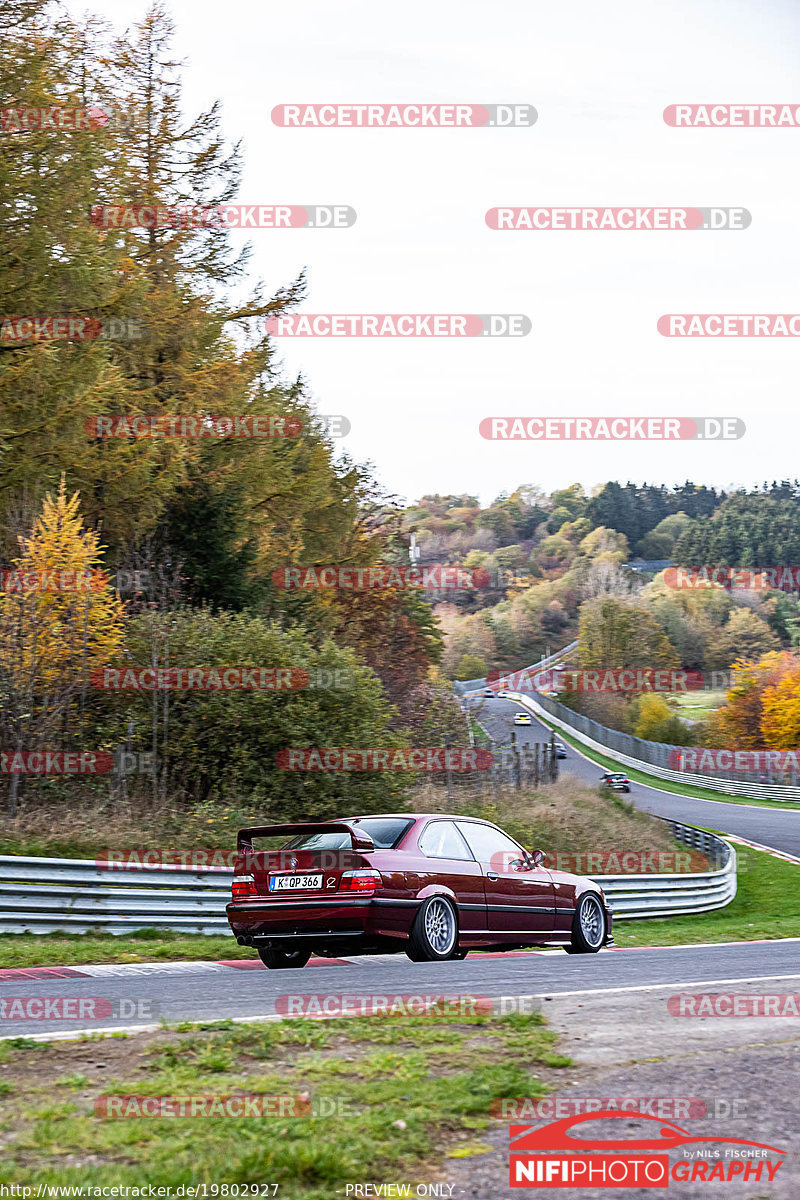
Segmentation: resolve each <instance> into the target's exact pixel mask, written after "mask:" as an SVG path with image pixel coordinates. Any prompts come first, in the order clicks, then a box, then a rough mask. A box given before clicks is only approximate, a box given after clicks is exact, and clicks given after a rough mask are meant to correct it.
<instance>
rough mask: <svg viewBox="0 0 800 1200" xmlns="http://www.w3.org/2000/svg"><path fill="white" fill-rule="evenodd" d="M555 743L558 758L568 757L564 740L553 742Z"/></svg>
mask: <svg viewBox="0 0 800 1200" xmlns="http://www.w3.org/2000/svg"><path fill="white" fill-rule="evenodd" d="M553 745H554V746H555V750H556V758H566V757H567V747H566V746H565V745H564V743H563V742H553Z"/></svg>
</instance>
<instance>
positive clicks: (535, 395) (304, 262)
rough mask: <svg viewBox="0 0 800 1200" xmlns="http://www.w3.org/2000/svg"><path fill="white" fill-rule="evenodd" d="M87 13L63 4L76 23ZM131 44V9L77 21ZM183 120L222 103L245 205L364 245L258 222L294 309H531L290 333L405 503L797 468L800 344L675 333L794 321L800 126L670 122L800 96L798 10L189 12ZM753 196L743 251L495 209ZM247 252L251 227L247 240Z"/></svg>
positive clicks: (299, 2) (334, 406) (316, 1)
mask: <svg viewBox="0 0 800 1200" xmlns="http://www.w3.org/2000/svg"><path fill="white" fill-rule="evenodd" d="M83 7H84V5H83V3H81V4H80V6H78V5H77V4H76V5H75V6H74V9H75V10H76V11H77V10H83ZM88 7H89V8H91V10H92V11H95V12H98V13H100V14H102V15H103V16H105V17H107V18H108V19H109V20H111V21H112V22H113V23H114V25H115V26H116V27H117V28H122V27H124V26H125V25H126V24H128V23H130V22H131V21H133V20H135V19H136V18H138V17H139V16H140V15H141V14H142V12H143V10H144V4H143V3H140V0H95V2H94V3H93V4H90V5H89V6H88ZM171 11H172V14H173V16H174V19H175V21H176V24H177V26H178V31H177V42H176V50H177V53H178V55H179V56H181V57H184V58H185V59H186V66H185V76H184V79H185V93H184V94H185V100H186V106H187V110H188V111H190V112H193V111H194V110H195V109H197V108H199V107H201V106H206V105H208V104H209V103H210V101H212V100H213V99H215V98H217V97H219V98H220V99H221V100H222V103H223V118H224V128H225V131H226V133H227V135H228V136H229V137H231V138H232V139H234V138H238V137H241V138H242V139H243V141H244V151H245V162H246V166H245V174H244V179H243V183H242V188H241V192H240V196H239V199H240V201H241V202H242V203H261V204H272V203H284V204H286V203H291V204H304V203H343V204H350V205H352V206H354V207H355V209H356V210H357V212H358V221H357V223H356V225H355V226H354V227H353V228H351V229H348V230H339V231H326V230H277V231H275V230H266V229H264V230H255V231H252V232H251V233H250V234H249V237H250V240H251V242H252V245H253V258H252V262H251V273H252V275H253V277H261V278H262V279H264V281H265V282H266V284H267V286H268V287H269V288H273V289H274V288H276V287H278V286H279V285H281V284H282V283H286V282H288V281H289V280H290V279H291V278H293V277H294V276H295V274H296V273H297V272H298V271H299V270H300V269H301V268H302V267H303V266H307V267H308V270H309V282H310V287H309V296H308V301H307V302H306V304H305V305H304V306H303V311H306V312H309V313H320V312H345V313H347V312H349V313H353V312H365V313H369V312H378V313H380V312H403V311H406V312H461V313H465V312H466V313H469V312H474V313H487V312H505V313H509V312H521V313H526V314H527V315H528V316H530V318H531V319H532V321H533V330H532V332H531V333H530V334H529V335H528V336H527V337H525V338H520V339H506V338H497V339H487V338H484V339H474V340H468V341H462V340H455V339H435V340H434V339H429V340H424V339H414V340H410V339H409V340H402V341H401V340H399V339H393V340H389V339H373V340H364V339H358V340H356V339H349V338H348V339H336V340H334V339H302V340H301V339H297V340H294V341H292V340H284V341H283V342H282V343H281V351H282V355H283V358H284V361H285V364H286V369H287V372H288V373H289V374H291V375H294V374H295V373H296V372H297V371H299V370H302V372H303V373H304V374H305V375H306V377H307V378H308V379H309V381H310V384H311V386H312V387H313V391H314V394H315V396H316V398H317V401H318V405H319V408H320V410H321V411H322V412H326V413H344V414H346V415H347V417H348V418H349V419H350V421H351V423H352V432H351V434H350V436H349V437H348V438H347V439H346V440H345V442H344V443H343V444H344V445H345V446H346V448H347V449H348V450H349V452H350V453H351V454H352V455H353V456H354V457H355V458H356V459H359V460H362V461H363V460H367V459H368V460H371V461H372V462H373V463H374V465H375V468H376V471H377V474H378V477H379V478H380V479H381V481H382V482H383V483H384V484H385V485H386V486H387V487H388V488H389V489H390V490H392V491H395V492H397V493H398V494H399V495H401V496H403V497H407V498H409V499H414V498H416V497H418V496H419V495H421V494H422V493H424V492H472V493H478V494H479V495H480V496H481V498H482V499H483V500H484V501H488V500H490V499H491V498H492V497H493V496H494V495H495V494H496V493H497V492H499V491H500V490H502V489H508V490H512V489H513V488H514V487H516V486H517V485H518V484H520V483H523V482H526V483H535V484H538V485H539V486H542V487H544V488H547V489H552V488H554V487H560V486H564V485H566V484H568V483H570V482H573V481H575V480H578V481H580V482H581V483H583V484H584V485H585V486H586V487H587V488H589V487H591V486H593V485H594V484H596V483H599V482H603V481H605V480H607V479H610V478H616V479H619V480H620V481H622V482H624V481H625V480H627V479H628V478H633V479H638V480H642V479H647V480H649V481H652V482H665V483H668V484H670V483H675V482H681V481H683V480H684V479H686V478H687V477H689V478H692V479H694V480H695V481H696V482H704V483H713V484H716V485H718V486H719V485H722V486H726V485H731V484H735V485H739V484H743V485H748V486H749V485H751V484H752V483H754V482H759V481H761V480H762V479H773V478H781V477H784V476H794V475H795V474H797V475H800V464H798V455H797V446H798V427H799V426H800V415H798V405H797V374H798V372H797V362H798V353H800V347H798V340H797V339H794V340H791V339H730V338H728V339H725V340H724V341H723V340H712V339H708V338H704V339H692V340H688V339H668V338H664V337H661V336H660V335H659V334H658V333H657V331H656V321H657V319H658V317H659V316H660V315H661V314H663V313H669V312H732V313H747V312H772V313H775V312H794V311H797V312H800V302H799V300H798V292H797V287H796V284H797V280H798V279H799V278H800V272H799V271H798V265H800V264H798V257H799V256H798V233H797V223H798V220H800V215H799V210H798V204H797V198H798V192H799V191H800V171H799V170H798V165H797V164H798V154H797V146H798V141H799V140H800V129H792V128H784V129H775V130H760V129H746V128H744V129H717V130H709V129H671V128H669V127H667V126H666V125H665V124H664V123H663V120H662V115H661V114H662V110H663V109H664V107H665V106H666V105H667V104H671V103H678V102H685V103H701V102H720V103H737V102H738V103H755V102H764V103H769V102H777V103H794V104H800V78H798V75H799V74H800V56H798V49H799V48H800V37H799V36H798V30H799V27H800V9H798V8H797V6H792V5H791V4H790V3H788V2H784V0H772V2H766V3H765V2H763V0H661V2H660V3H655V2H653V0H615V2H613V3H611V4H597V3H596V0H571V3H569V4H566V3H561V4H543V3H541V2H540V0H482V2H481V0H435V3H430V2H429V0H425V2H423V0H408V2H407V3H404V4H403V5H399V6H398V5H390V4H386V3H375V0H339V2H337V3H332V2H331V0H292V2H290V3H281V4H277V3H275V2H274V0H266V2H265V0H236V3H235V4H231V5H229V6H226V5H222V4H220V3H218V2H215V3H213V4H209V3H207V2H205V0H172V3H171ZM325 101H330V102H368V101H372V102H400V101H404V102H429V103H430V102H440V103H443V102H450V101H460V102H462V103H464V102H469V103H484V104H490V103H503V102H509V103H513V102H517V103H521V102H525V103H529V104H533V105H535V106H536V108H537V110H538V113H539V120H538V123H537V124H536V125H535V126H533V128H530V129H524V128H520V129H509V130H505V131H500V130H493V129H453V130H447V129H427V130H414V129H392V130H368V129H330V130H319V131H318V130H312V129H299V130H292V129H283V128H278V127H275V126H273V125H272V123H271V120H270V112H271V110H272V108H273V107H274V105H276V104H282V103H293V102H308V103H321V102H325ZM559 204H563V205H572V206H591V205H623V204H637V205H653V204H656V205H665V206H666V205H692V206H704V205H725V206H734V205H740V206H743V207H746V208H747V209H749V210H750V212H751V213H752V217H753V221H752V225H751V226H750V228H749V229H748V230H745V231H740V232H726V231H721V232H704V231H697V232H691V233H661V232H646V233H636V232H631V233H625V232H607V231H606V232H597V233H592V232H566V231H565V232H547V233H545V232H537V233H532V232H505V233H500V232H494V231H491V230H489V229H488V228H487V227H486V225H485V223H484V213H485V211H486V209H488V208H490V207H493V206H496V205H559ZM234 236H238V235H234ZM631 414H635V415H642V414H649V415H659V416H675V415H677V416H695V415H703V416H705V415H712V416H738V417H741V418H743V419H744V421H745V422H746V424H747V434H746V436H745V437H744V439H742V440H741V441H739V442H728V443H692V442H690V443H686V442H683V443H678V444H664V443H651V444H642V443H636V444H633V443H626V442H623V443H617V444H603V443H592V444H578V443H553V442H550V443H540V444H537V443H531V442H528V443H516V444H505V445H504V444H501V443H492V442H487V441H485V440H483V439H482V438H481V437H480V436H479V434H478V423H479V421H480V420H481V418H482V417H485V416H492V415H528V416H549V415H562V416H567V415H568V416H590V415H610V416H619V415H631Z"/></svg>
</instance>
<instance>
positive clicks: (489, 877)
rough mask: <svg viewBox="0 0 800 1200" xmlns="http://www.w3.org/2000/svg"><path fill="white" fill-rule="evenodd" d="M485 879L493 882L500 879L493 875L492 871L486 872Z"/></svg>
mask: <svg viewBox="0 0 800 1200" xmlns="http://www.w3.org/2000/svg"><path fill="white" fill-rule="evenodd" d="M486 878H487V879H492V880H495V879H499V878H500V876H499V875H495V873H494V871H487V872H486Z"/></svg>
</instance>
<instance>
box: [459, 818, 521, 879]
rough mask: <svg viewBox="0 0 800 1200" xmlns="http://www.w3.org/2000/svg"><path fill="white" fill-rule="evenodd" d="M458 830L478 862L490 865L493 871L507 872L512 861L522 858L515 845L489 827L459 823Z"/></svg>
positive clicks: (496, 830) (509, 839)
mask: <svg viewBox="0 0 800 1200" xmlns="http://www.w3.org/2000/svg"><path fill="white" fill-rule="evenodd" d="M458 828H459V830H460V831H461V833H463V835H464V837H465V838H466V840H467V844H468V845H469V848H470V850H471V851H472V853H473V854H474V855H475V857H476V858H477V860H478V862H481V863H490V864H491V865H492V866H493V867H494V868H495V870H501V871H502V870H508V868H509V865H510V863H511V862H512V861H513V860H514V859H517V858H522V854H523V852H522V850H520V848H519V846H518V845H517V843H516V842H515V841H512V839H511V838H510V837H507V836H506V835H505V834H504V833H502V832H501V831H500V830H499V829H493V828H492V826H491V825H476V824H473V823H472V822H471V821H461V822H459V825H458Z"/></svg>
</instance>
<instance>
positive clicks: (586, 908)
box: [564, 892, 606, 954]
mask: <svg viewBox="0 0 800 1200" xmlns="http://www.w3.org/2000/svg"><path fill="white" fill-rule="evenodd" d="M605 940H606V914H605V912H604V911H603V905H602V904H601V903H600V898H599V896H596V895H595V893H594V892H584V894H583V895H582V896H581V898H580V900H579V901H578V907H577V908H576V909H575V916H574V917H573V918H572V941H571V942H570V944H569V945H568V946H565V947H564V949H565V950H566V952H567V954H596V953H597V951H598V950H600V949H601V947H602V945H603V943H604V942H605Z"/></svg>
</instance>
